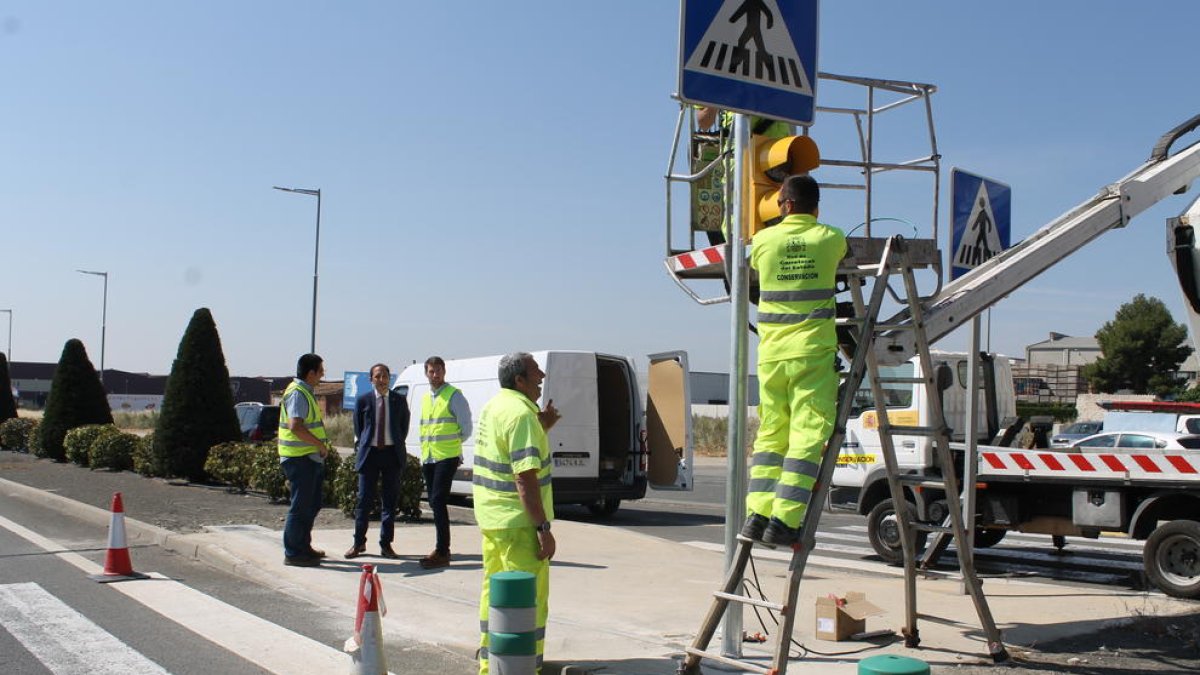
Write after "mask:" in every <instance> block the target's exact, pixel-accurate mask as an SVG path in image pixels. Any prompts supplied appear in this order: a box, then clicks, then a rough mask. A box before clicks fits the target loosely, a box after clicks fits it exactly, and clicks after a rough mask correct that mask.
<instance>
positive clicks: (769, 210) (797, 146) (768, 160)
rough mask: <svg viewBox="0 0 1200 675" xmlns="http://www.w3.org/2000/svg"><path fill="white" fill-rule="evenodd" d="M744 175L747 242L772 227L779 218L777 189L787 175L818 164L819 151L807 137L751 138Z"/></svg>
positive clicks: (809, 168) (811, 168)
mask: <svg viewBox="0 0 1200 675" xmlns="http://www.w3.org/2000/svg"><path fill="white" fill-rule="evenodd" d="M750 145H751V152H749V153H748V155H749V156H748V157H747V158H746V159H747V162H746V168H747V170H746V171H745V172H744V174H745V176H746V180H747V182H748V183H749V185H747V186H745V187H746V188H747V189H745V190H743V194H744V195H746V199H745V204H744V205H743V210H742V213H743V214H744V216H745V220H744V221H743V222H744V223H745V224H746V227H745V229H744V232H745V233H746V239H747V240H749V239H750V238H751V237H753V236H754V234H755V233H756V232H758V231H759V230H761V229H763V228H765V227H767V226H769V225H774V224H775V223H777V222H779V220H780V219H781V218H782V217H783V216H782V215H781V214H780V212H779V204H778V200H779V189H780V188H781V187H782V186H783V181H785V180H787V178H788V176H795V175H801V174H807V173H808V172H809V171H812V170H813V169H815V168H817V166H819V165H820V163H821V152H820V150H818V149H817V144H816V142H815V141H813V139H812V138H811V137H809V136H785V137H783V138H768V137H765V136H757V135H755V136H752V137H751V143H750Z"/></svg>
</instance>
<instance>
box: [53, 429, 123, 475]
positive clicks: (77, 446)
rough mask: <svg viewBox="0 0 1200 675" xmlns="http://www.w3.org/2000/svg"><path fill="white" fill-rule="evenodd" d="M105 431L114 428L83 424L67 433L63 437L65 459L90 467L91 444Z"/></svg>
mask: <svg viewBox="0 0 1200 675" xmlns="http://www.w3.org/2000/svg"><path fill="white" fill-rule="evenodd" d="M107 429H112V430H114V431H115V430H116V427H115V426H113V425H111V424H85V425H83V426H81V427H75V428H74V429H71V430H70V431H68V432H67V435H66V436H64V437H63V450H65V451H66V453H67V459H69V460H71V461H72V462H74V463H76V464H78V465H79V466H91V463H92V462H91V450H92V443H94V442H95V441H96V439H97V438H99V437H100V434H102V433H104V432H105V430H107Z"/></svg>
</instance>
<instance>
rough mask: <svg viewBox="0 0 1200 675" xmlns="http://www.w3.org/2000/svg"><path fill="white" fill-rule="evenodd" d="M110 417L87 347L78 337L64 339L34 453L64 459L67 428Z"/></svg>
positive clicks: (56, 459)
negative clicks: (64, 342) (64, 441)
mask: <svg viewBox="0 0 1200 675" xmlns="http://www.w3.org/2000/svg"><path fill="white" fill-rule="evenodd" d="M112 421H113V418H112V411H111V410H109V408H108V399H107V397H106V396H105V393H104V385H102V384H100V377H99V376H98V375H97V374H96V368H95V367H94V366H92V362H91V361H90V360H89V359H88V356H87V350H86V349H84V347H83V343H82V342H80V341H79V340H76V339H74V338H72V339H70V340H67V343H66V344H65V345H63V351H62V356H61V357H60V358H59V360H58V367H57V368H55V370H54V381H53V382H51V384H50V398H49V399H48V400H47V401H46V411H45V412H44V413H43V414H42V424H41V427H40V428H41V436H40V442H39V443H37V444H36V445H34V446H33V451H34V453H35V454H37V456H38V457H47V458H50V459H53V460H54V461H56V462H65V461H66V459H67V454H66V449H65V448H64V447H63V439H64V438H65V437H66V435H67V432H68V431H70V430H71V429H74V428H75V427H81V426H83V425H85V424H112Z"/></svg>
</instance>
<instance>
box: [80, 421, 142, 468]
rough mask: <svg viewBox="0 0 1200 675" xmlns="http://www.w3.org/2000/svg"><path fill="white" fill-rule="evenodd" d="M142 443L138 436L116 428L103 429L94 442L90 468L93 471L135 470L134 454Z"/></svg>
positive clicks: (90, 454) (90, 455)
mask: <svg viewBox="0 0 1200 675" xmlns="http://www.w3.org/2000/svg"><path fill="white" fill-rule="evenodd" d="M140 441H141V439H139V438H138V437H137V436H135V435H133V434H127V433H125V432H124V431H120V430H118V429H117V428H116V427H114V426H109V427H102V428H101V431H100V435H99V436H97V437H96V440H95V441H93V442H92V448H91V452H90V453H89V457H90V459H91V465H90V466H91V467H92V468H93V469H112V470H113V471H128V470H130V469H132V468H133V453H134V451H135V449H136V448H137V446H138V443H139V442H140Z"/></svg>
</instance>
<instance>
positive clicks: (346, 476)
mask: <svg viewBox="0 0 1200 675" xmlns="http://www.w3.org/2000/svg"><path fill="white" fill-rule="evenodd" d="M405 457H406V458H407V461H406V462H405V465H404V472H403V473H402V474H401V476H400V496H399V497H398V498H397V499H396V517H397V518H399V519H402V520H406V521H408V522H416V521H419V520H420V519H421V491H422V490H423V489H424V479H423V477H422V474H421V461H420V460H419V459H417V458H416V457H413V456H412V455H405ZM333 490H334V496H335V498H336V502H335V504H336V505H337V506H338V508H340V509H341V510H342V513H344V514H345V515H346V516H347V517H352V516H353V515H354V506H355V505H356V504H357V503H358V472H357V471H355V470H354V460H353V459H352V458H346V459H344V460H342V465H341V467H340V468H339V469H338V472H337V480H336V481H335V482H334V486H333ZM379 506H380V504H379V499H378V498H376V500H375V503H374V504H372V505H371V513H372V514H378V513H379Z"/></svg>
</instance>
